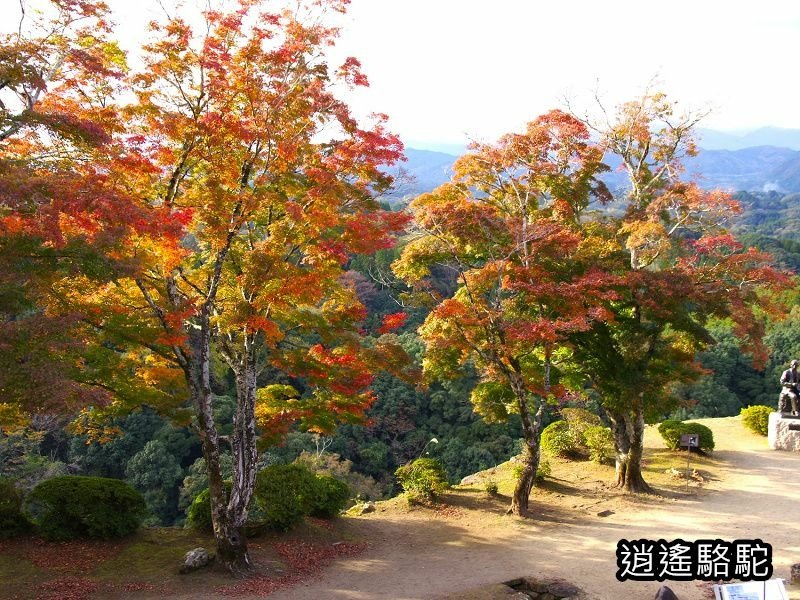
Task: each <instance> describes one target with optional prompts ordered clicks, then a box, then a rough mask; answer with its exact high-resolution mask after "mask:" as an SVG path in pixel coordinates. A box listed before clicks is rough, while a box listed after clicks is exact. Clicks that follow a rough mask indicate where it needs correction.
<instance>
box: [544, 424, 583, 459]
mask: <svg viewBox="0 0 800 600" xmlns="http://www.w3.org/2000/svg"><path fill="white" fill-rule="evenodd" d="M541 446H542V450H544V451H545V452H546V453H547V454H549V455H550V456H560V457H561V458H580V457H582V456H583V455H584V453H583V452H582V449H583V444H582V443H581V440H580V438H579V436H578V435H576V433H575V431H573V430H572V429H571V428H570V426H569V423H567V422H566V421H555V422H554V423H550V425H548V426H547V427H545V428H544V430H543V431H542V438H541Z"/></svg>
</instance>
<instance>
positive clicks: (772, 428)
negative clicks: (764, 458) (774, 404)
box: [767, 412, 800, 452]
mask: <svg viewBox="0 0 800 600" xmlns="http://www.w3.org/2000/svg"><path fill="white" fill-rule="evenodd" d="M791 425H798V419H796V418H794V419H792V418H787V417H783V416H781V414H780V413H778V412H773V413H770V415H769V425H768V427H767V441H768V442H769V447H770V448H772V449H773V450H788V451H790V452H800V431H797V430H795V429H794V428H790V426H791Z"/></svg>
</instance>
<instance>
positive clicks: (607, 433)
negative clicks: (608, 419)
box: [583, 425, 614, 463]
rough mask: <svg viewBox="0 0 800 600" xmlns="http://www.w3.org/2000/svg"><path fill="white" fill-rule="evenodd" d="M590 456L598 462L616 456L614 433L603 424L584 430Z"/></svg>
mask: <svg viewBox="0 0 800 600" xmlns="http://www.w3.org/2000/svg"><path fill="white" fill-rule="evenodd" d="M583 438H584V440H585V441H586V447H587V448H589V458H590V459H592V460H593V461H594V462H596V463H604V462H608V461H610V460H613V458H614V434H613V433H611V429H609V428H608V427H603V426H602V425H592V426H591V427H587V428H586V430H585V431H584V432H583Z"/></svg>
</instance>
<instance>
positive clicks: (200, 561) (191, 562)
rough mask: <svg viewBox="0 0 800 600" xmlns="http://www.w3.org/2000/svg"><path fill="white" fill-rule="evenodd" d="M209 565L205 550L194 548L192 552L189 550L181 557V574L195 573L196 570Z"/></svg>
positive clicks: (209, 559) (209, 561)
mask: <svg viewBox="0 0 800 600" xmlns="http://www.w3.org/2000/svg"><path fill="white" fill-rule="evenodd" d="M210 563H211V557H210V556H209V555H208V551H207V550H206V549H205V548H195V549H194V550H189V552H187V553H186V554H185V555H184V557H183V566H182V567H181V573H191V572H192V571H197V570H198V569H202V568H203V567H206V566H208V565H209V564H210Z"/></svg>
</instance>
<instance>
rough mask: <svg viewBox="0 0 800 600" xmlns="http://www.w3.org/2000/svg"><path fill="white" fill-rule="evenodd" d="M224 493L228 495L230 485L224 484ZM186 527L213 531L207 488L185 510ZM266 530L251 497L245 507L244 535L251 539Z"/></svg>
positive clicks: (257, 501) (258, 508)
mask: <svg viewBox="0 0 800 600" xmlns="http://www.w3.org/2000/svg"><path fill="white" fill-rule="evenodd" d="M224 485H225V491H226V492H227V493H229V494H230V491H231V483H230V481H226V482H225V483H224ZM186 525H187V526H188V527H191V528H193V529H199V530H200V531H204V532H206V533H211V532H212V531H214V524H213V523H212V522H211V492H210V491H209V489H208V488H205V489H204V490H202V491H201V492H200V493H199V494H197V496H195V499H194V500H193V501H192V503H191V504H190V505H189V508H188V509H187V510H186ZM265 528H266V525H265V516H264V510H263V507H262V506H261V503H260V502H259V500H258V498H257V497H255V496H253V498H252V499H251V500H250V506H248V507H247V523H245V533H246V534H247V537H253V536H256V535H259V534H261V533H263V532H264V529H265Z"/></svg>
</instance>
